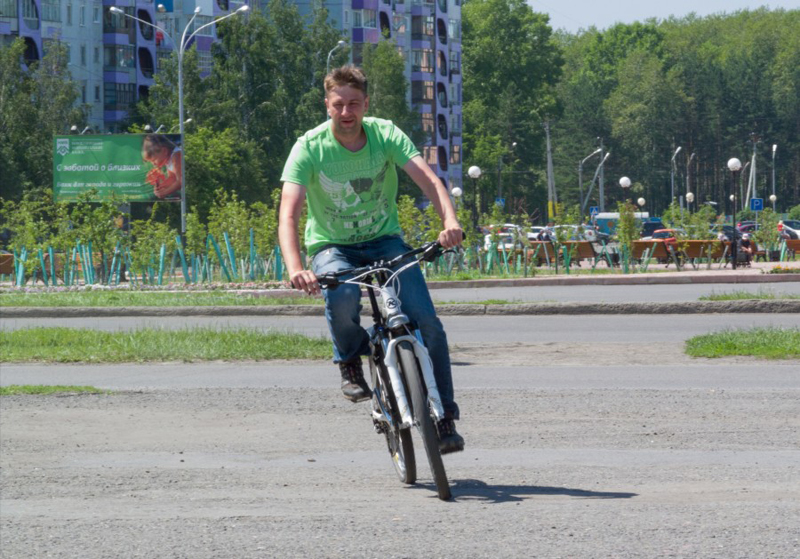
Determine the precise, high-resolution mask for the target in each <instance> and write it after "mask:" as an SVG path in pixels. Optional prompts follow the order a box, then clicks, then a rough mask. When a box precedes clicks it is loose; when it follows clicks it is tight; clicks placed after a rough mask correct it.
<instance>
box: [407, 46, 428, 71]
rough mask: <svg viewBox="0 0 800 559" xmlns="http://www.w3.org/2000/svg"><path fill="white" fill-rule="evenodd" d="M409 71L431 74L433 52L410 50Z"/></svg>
mask: <svg viewBox="0 0 800 559" xmlns="http://www.w3.org/2000/svg"><path fill="white" fill-rule="evenodd" d="M411 71H412V72H433V51H432V50H431V49H411Z"/></svg>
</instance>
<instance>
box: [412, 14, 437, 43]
mask: <svg viewBox="0 0 800 559" xmlns="http://www.w3.org/2000/svg"><path fill="white" fill-rule="evenodd" d="M431 37H433V16H411V39H412V40H414V41H424V40H427V39H430V38H431Z"/></svg>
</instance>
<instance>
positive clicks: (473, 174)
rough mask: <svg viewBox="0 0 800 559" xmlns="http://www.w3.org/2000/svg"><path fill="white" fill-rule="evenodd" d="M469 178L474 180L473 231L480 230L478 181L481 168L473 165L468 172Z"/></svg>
mask: <svg viewBox="0 0 800 559" xmlns="http://www.w3.org/2000/svg"><path fill="white" fill-rule="evenodd" d="M467 174H468V175H469V178H471V179H472V230H473V231H475V230H476V229H477V228H478V179H479V178H481V174H482V171H481V168H480V167H478V166H477V165H473V166H472V167H470V168H469V169H468V170H467Z"/></svg>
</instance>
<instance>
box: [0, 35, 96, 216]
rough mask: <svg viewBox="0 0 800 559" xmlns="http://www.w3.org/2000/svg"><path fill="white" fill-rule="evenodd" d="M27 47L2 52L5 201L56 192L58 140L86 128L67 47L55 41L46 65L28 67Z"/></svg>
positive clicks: (0, 157) (0, 144)
mask: <svg viewBox="0 0 800 559" xmlns="http://www.w3.org/2000/svg"><path fill="white" fill-rule="evenodd" d="M24 52H25V42H24V41H23V40H21V39H17V40H16V41H14V43H12V44H11V45H10V46H7V47H2V48H0V196H2V197H3V198H5V199H11V200H20V199H21V198H22V195H23V192H25V191H30V190H33V189H37V190H39V192H40V194H39V195H43V194H44V193H43V191H44V190H50V189H52V187H53V136H54V135H56V134H64V133H67V132H68V130H69V128H70V126H71V125H76V126H79V127H80V126H83V125H85V123H86V112H85V111H84V110H83V108H81V107H76V106H75V102H76V101H77V99H78V89H77V87H76V85H75V82H73V81H72V77H71V75H70V73H69V70H68V69H67V68H68V66H67V54H66V47H64V46H63V45H62V44H61V43H58V42H57V41H54V42H53V44H52V46H51V47H49V48H48V49H47V52H46V54H45V55H44V57H43V58H42V60H41V61H40V62H33V63H29V64H27V65H25V64H23V54H24Z"/></svg>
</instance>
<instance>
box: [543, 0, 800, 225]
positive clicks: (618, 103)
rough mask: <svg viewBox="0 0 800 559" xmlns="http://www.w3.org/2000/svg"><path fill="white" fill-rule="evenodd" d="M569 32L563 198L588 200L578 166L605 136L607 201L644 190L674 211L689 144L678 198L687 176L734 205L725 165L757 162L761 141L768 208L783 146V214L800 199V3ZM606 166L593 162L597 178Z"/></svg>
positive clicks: (761, 192)
mask: <svg viewBox="0 0 800 559" xmlns="http://www.w3.org/2000/svg"><path fill="white" fill-rule="evenodd" d="M558 39H559V41H560V44H561V47H562V49H563V53H564V66H563V76H562V78H561V80H560V81H559V83H558V86H557V95H558V101H559V104H560V106H561V113H560V116H559V118H558V119H557V120H556V121H555V123H554V124H553V132H554V134H553V142H554V146H555V169H556V183H557V185H558V187H559V193H560V194H561V196H562V198H565V199H566V200H567V201H571V202H576V201H577V199H578V189H577V186H578V185H577V167H578V162H579V161H581V160H582V159H583V158H585V157H586V156H588V155H589V154H590V153H592V152H593V151H594V150H595V149H596V148H597V147H598V138H600V139H602V140H603V144H604V148H605V149H606V150H608V151H610V152H611V156H610V157H609V159H608V161H607V163H606V166H605V177H606V186H607V189H606V191H607V201H608V200H610V201H615V200H618V199H620V198H622V197H623V196H626V197H627V196H630V197H632V198H634V199H636V198H638V197H644V198H645V199H646V200H647V207H648V208H649V209H651V211H654V212H655V213H656V214H658V213H660V212H661V211H663V210H664V209H665V208H666V207H667V206H668V205H669V201H670V200H669V199H670V191H671V179H672V173H671V171H672V169H671V158H672V156H673V154H674V153H675V151H676V150H677V148H678V147H681V148H682V149H681V151H680V152H679V153H678V155H677V157H675V167H674V183H675V194H676V196H678V195H679V194H684V193H685V192H686V191H687V181H688V189H689V191H691V192H692V193H693V194H694V195H695V199H696V203H700V204H702V203H704V202H717V203H718V206H717V207H718V210H719V211H720V212H722V210H723V208H726V209H727V212H728V213H730V212H731V209H732V208H731V206H730V202H729V200H728V199H729V196H730V194H732V193H733V191H732V190H731V173H730V172H729V171H728V169H727V167H726V162H727V161H728V159H730V158H731V157H737V158H739V159H740V160H741V161H742V163H746V162H748V161H749V160H750V158H751V156H752V154H753V147H754V145H755V152H756V154H757V165H756V170H757V177H756V186H757V193H758V196H759V197H762V198H764V199H765V202H766V204H769V202H768V201H767V198H768V197H769V195H770V194H771V193H772V148H773V145H777V151H776V154H775V178H776V196H777V198H778V202H777V207H778V210H779V211H781V209H784V210H785V208H788V207H790V206H793V205H795V204H797V203H798V202H800V63H799V62H798V61H800V10H792V11H784V10H774V11H769V10H767V9H759V10H755V11H742V12H737V13H735V14H732V15H727V16H721V15H719V16H709V17H704V18H699V17H695V16H687V17H685V18H681V19H669V20H666V21H662V22H655V21H648V22H645V23H634V24H631V25H621V24H620V25H616V26H614V27H611V28H610V29H608V30H606V31H597V30H594V29H591V30H589V31H586V32H584V33H580V34H578V35H561V36H559V37H558ZM692 154H694V156H693V155H692ZM598 163H599V158H598V157H594V158H593V159H590V160H589V161H587V163H586V168H585V169H586V170H587V171H588V175H589V177H588V178H586V174H587V173H584V177H585V182H586V183H588V181H589V179H590V178H591V175H592V172H593V171H594V169H595V167H596V165H597V164H598ZM748 174H749V169H748V170H746V171H745V172H744V173H743V178H744V188H745V190H746V185H747V175H748ZM622 176H627V177H630V179H631V180H632V181H633V187H632V188H631V190H632V191H633V195H632V196H631V195H630V194H629V193H624V192H623V191H622V189H621V188H620V187H619V179H620V177H622ZM585 187H586V184H584V188H585ZM737 189H738V187H737ZM596 193H597V190H596V189H595V194H596ZM596 200H597V198H596V197H595V198H594V200H593V202H594V203H592V205H596ZM740 200H743V196H740ZM726 202H727V205H725V204H726ZM607 205H608V204H607ZM739 209H741V206H739Z"/></svg>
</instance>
